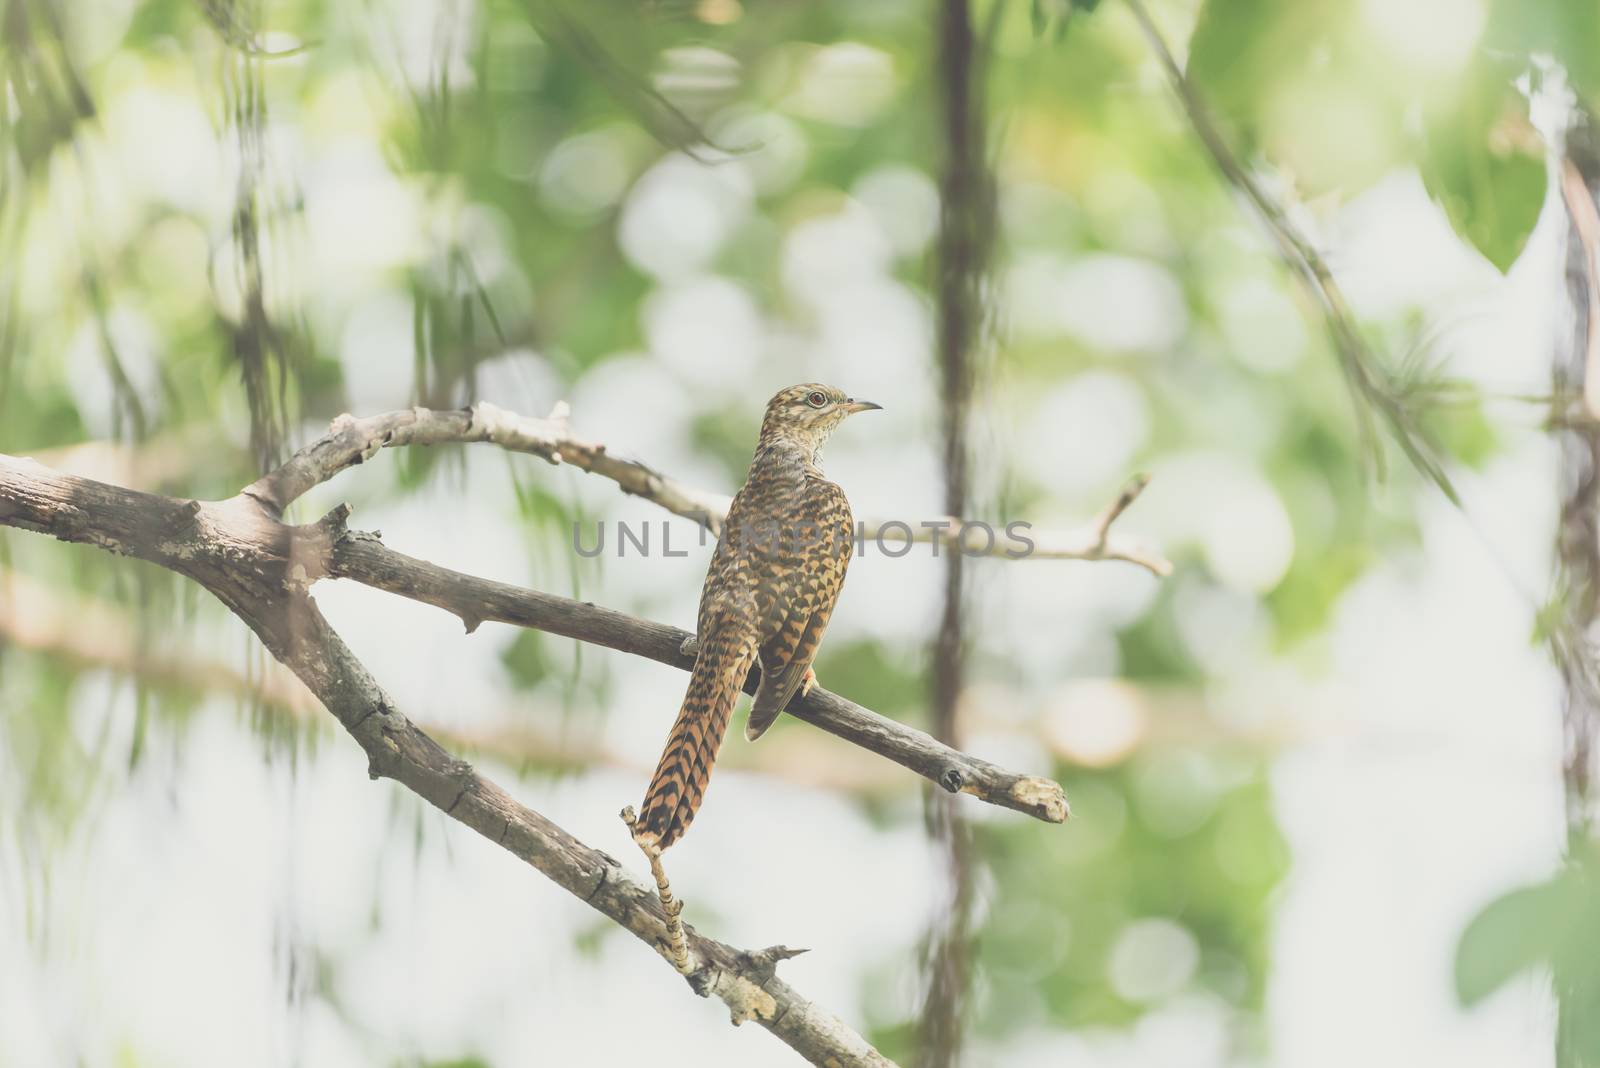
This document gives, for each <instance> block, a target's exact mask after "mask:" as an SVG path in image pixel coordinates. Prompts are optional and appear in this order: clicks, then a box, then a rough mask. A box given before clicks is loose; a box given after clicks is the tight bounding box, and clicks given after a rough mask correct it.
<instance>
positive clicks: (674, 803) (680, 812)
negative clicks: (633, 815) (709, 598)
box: [638, 640, 756, 849]
mask: <svg viewBox="0 0 1600 1068" xmlns="http://www.w3.org/2000/svg"><path fill="white" fill-rule="evenodd" d="M755 656H756V644H755V642H754V640H751V641H749V642H748V643H743V642H729V641H726V640H722V641H714V642H712V643H711V644H710V645H709V647H707V648H702V649H701V651H700V656H699V657H698V658H697V659H696V660H695V662H694V674H692V675H691V676H690V678H689V691H688V693H686V694H684V697H683V707H682V708H681V709H679V710H678V718H677V720H676V721H675V722H674V723H673V724H672V733H670V734H668V735H667V744H666V748H665V749H664V750H663V751H662V753H661V763H659V764H657V765H656V773H655V775H654V776H653V777H652V778H651V779H650V788H649V789H648V790H646V791H645V795H644V804H643V805H641V806H640V811H639V823H638V828H639V833H641V834H648V835H653V836H654V837H655V840H656V845H657V846H658V847H659V848H661V849H665V848H667V847H668V846H670V845H671V844H672V843H674V842H676V841H677V840H678V839H679V838H681V837H683V832H684V831H686V830H688V829H689V824H690V822H692V821H693V820H694V814H695V812H697V811H698V810H699V808H700V801H701V799H702V798H703V797H705V791H706V783H707V782H708V781H709V780H710V779H711V766H712V765H713V764H714V763H716V759H717V750H719V749H720V748H721V747H722V736H723V735H724V734H726V733H727V730H728V719H729V717H731V716H732V715H733V706H734V704H735V703H736V702H737V701H738V699H739V692H740V690H741V689H742V688H743V686H744V680H745V676H746V675H747V674H748V673H749V671H750V667H751V665H752V664H753V663H754V661H755Z"/></svg>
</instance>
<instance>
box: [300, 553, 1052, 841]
mask: <svg viewBox="0 0 1600 1068" xmlns="http://www.w3.org/2000/svg"><path fill="white" fill-rule="evenodd" d="M328 572H329V574H331V575H333V576H335V577H340V578H349V579H354V580H355V581H357V582H360V583H362V584H363V585H367V586H372V587H375V588H377V589H383V590H388V591H389V592H391V593H398V594H400V595H401V596H402V597H409V598H411V599H412V600H414V601H423V602H425V603H427V604H431V605H435V606H437V607H439V608H443V609H445V610H446V611H448V612H452V613H454V614H455V615H457V616H459V617H461V620H462V622H463V624H465V626H466V627H467V629H468V630H469V631H471V630H473V629H475V628H476V627H477V626H478V624H479V623H481V622H483V621H484V620H496V621H498V622H501V623H513V624H515V625H517V626H520V627H531V628H534V629H536V630H543V631H548V632H549V633H551V634H560V635H563V636H565V637H568V638H576V639H577V640H579V641H583V642H589V643H590V644H592V645H603V646H605V647H606V648H608V649H617V650H620V651H621V652H625V653H633V654H635V655H637V656H643V657H647V658H648V659H651V660H655V661H657V662H658V663H662V664H670V665H672V666H673V667H676V668H679V669H681V670H684V671H688V670H690V669H691V668H693V667H694V658H695V645H694V635H692V634H690V633H689V632H688V631H685V630H679V629H678V628H677V627H670V626H667V625H666V624H664V623H656V622H652V621H651V620H647V619H639V618H637V617H635V616H630V615H626V614H625V613H622V612H616V611H612V610H611V609H609V608H600V607H598V606H596V605H592V604H587V603H585V602H582V601H574V600H571V599H569V598H566V597H558V596H556V595H555V594H550V593H542V592H540V591H537V590H526V589H522V588H520V587H517V586H512V585H509V584H507V583H504V582H495V581H492V580H490V579H482V578H475V577H473V576H471V575H464V574H462V573H461V572H459V571H452V570H450V569H449V568H445V567H440V566H439V565H437V564H430V563H428V562H426V561H423V560H417V559H413V558H412V557H409V556H406V555H405V554H404V553H399V552H396V551H395V550H393V549H390V548H389V547H387V546H385V545H384V544H382V543H381V542H379V541H378V540H377V539H376V538H375V537H373V536H372V535H370V534H361V533H354V532H352V533H350V534H348V535H346V536H344V537H341V538H338V539H336V540H335V541H334V544H333V547H332V555H331V560H330V563H329V566H328ZM758 680H759V675H757V674H755V673H752V674H751V676H750V678H748V679H747V680H746V681H745V692H746V693H754V692H755V688H756V682H757V681H758ZM786 711H787V712H788V713H789V714H790V715H792V716H794V717H796V718H797V719H803V720H805V721H806V722H807V723H810V724H812V725H813V726H817V727H821V728H822V729H823V730H825V731H827V732H828V733H830V734H834V735H837V736H838V737H840V738H843V739H845V740H846V741H849V742H854V743H855V744H856V745H859V746H861V747H862V748H863V749H868V750H871V751H872V752H874V753H877V754H879V755H880V756H884V757H887V758H888V759H890V760H892V761H894V762H895V763H896V764H899V765H901V766H902V767H905V768H909V769H910V770H912V771H914V772H916V773H917V774H918V775H921V776H923V777H924V778H926V779H928V780H929V781H931V782H934V783H937V784H938V785H939V786H942V787H943V788H944V789H946V790H948V791H950V792H952V793H957V792H959V793H966V794H971V795H972V796H974V797H976V798H978V799H979V800H981V801H987V802H989V803H990V804H992V805H999V806H1001V807H1003V808H1009V809H1014V810H1015V811H1017V812H1024V813H1027V814H1028V815H1030V816H1033V817H1034V818H1035V819H1040V820H1044V821H1046V822H1047V823H1061V822H1064V821H1065V820H1066V819H1067V817H1068V815H1069V814H1070V810H1069V808H1068V806H1067V797H1066V794H1065V793H1064V792H1063V791H1062V789H1061V787H1060V785H1059V784H1057V783H1055V782H1052V781H1051V780H1049V779H1044V778H1039V777H1037V776H1032V775H1019V774H1017V773H1016V772H1012V771H1007V770H1005V769H1004V768H1001V767H998V766H996V765H994V764H991V763H989V762H988V761H986V760H980V759H978V758H977V757H974V756H969V755H967V754H966V753H963V752H961V751H959V750H956V749H952V748H950V747H949V746H947V745H944V744H943V743H941V742H938V741H936V740H935V739H933V738H931V737H929V736H928V735H927V734H924V733H923V732H922V731H919V730H916V729H915V728H913V727H907V726H906V725H905V724H903V723H897V722H896V721H894V720H892V719H888V718H886V717H884V716H880V715H878V714H877V713H876V712H873V711H871V710H869V709H866V708H863V707H861V706H860V705H858V704H856V703H855V702H853V701H849V700H846V699H845V698H843V697H840V696H839V695H838V694H835V693H831V692H829V691H828V690H825V689H823V688H822V687H821V686H813V687H812V688H811V690H810V692H809V693H807V694H806V695H805V696H804V697H796V698H795V699H794V700H793V701H791V702H790V703H789V706H788V708H787V709H786Z"/></svg>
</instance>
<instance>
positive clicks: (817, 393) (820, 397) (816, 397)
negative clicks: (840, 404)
mask: <svg viewBox="0 0 1600 1068" xmlns="http://www.w3.org/2000/svg"><path fill="white" fill-rule="evenodd" d="M806 403H807V404H809V405H811V407H813V408H820V407H822V406H823V405H824V404H827V403H828V398H827V397H826V396H825V395H824V394H823V392H822V391H821V390H817V389H814V390H812V391H811V394H810V396H808V397H806Z"/></svg>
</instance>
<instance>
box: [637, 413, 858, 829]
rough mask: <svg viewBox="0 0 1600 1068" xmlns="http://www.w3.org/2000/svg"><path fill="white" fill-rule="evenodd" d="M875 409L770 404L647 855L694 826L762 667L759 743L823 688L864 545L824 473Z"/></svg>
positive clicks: (658, 787)
mask: <svg viewBox="0 0 1600 1068" xmlns="http://www.w3.org/2000/svg"><path fill="white" fill-rule="evenodd" d="M877 407H878V405H876V404H873V403H871V402H870V401H858V400H854V399H852V398H850V397H847V396H845V395H844V393H843V392H841V391H839V390H837V389H833V388H831V387H829V386H822V385H814V384H813V385H802V386H790V387H789V388H788V389H786V390H783V391H782V392H780V393H779V394H778V395H777V396H775V397H773V398H772V400H771V401H770V402H769V403H768V404H767V414H766V417H765V418H764V419H763V420H762V423H761V438H760V440H759V441H758V442H757V444H756V454H755V458H754V459H753V460H751V461H750V474H749V476H748V477H747V478H746V480H745V484H744V488H743V489H741V490H740V491H739V492H738V494H737V495H735V497H734V498H733V504H732V506H731V507H730V508H729V509H728V518H727V520H726V521H725V522H724V524H723V527H722V535H721V537H720V538H719V539H718V540H717V548H716V551H715V552H714V553H713V554H712V556H711V569H710V571H709V572H708V573H707V574H706V584H705V589H704V590H703V591H702V592H701V594H700V620H699V626H698V629H697V637H698V640H699V654H698V656H697V657H696V659H695V664H694V674H693V675H692V676H691V677H690V679H689V691H688V693H687V694H685V695H684V698H683V707H682V709H680V710H679V712H678V718H677V721H676V722H674V723H673V725H672V733H671V734H669V735H668V736H667V744H666V748H665V750H663V752H662V754H661V763H660V764H659V765H657V767H656V773H655V776H654V777H653V778H652V779H651V780H650V788H649V789H648V790H646V791H645V797H644V805H643V807H642V809H641V810H640V813H639V816H638V821H637V823H636V824H634V837H635V839H636V840H638V841H639V843H640V845H641V846H644V847H645V849H646V852H647V853H650V852H652V851H653V852H654V853H655V854H657V855H659V851H660V850H663V849H666V848H667V847H668V846H670V845H672V843H673V842H676V841H677V840H678V839H679V838H680V837H682V836H683V832H684V831H686V830H687V829H688V827H689V823H690V821H691V820H693V819H694V815H695V812H696V811H697V810H698V809H699V807H700V801H701V798H703V797H704V796H705V789H706V782H707V781H708V780H709V779H710V778H711V766H712V764H713V763H714V762H715V761H716V759H717V750H718V749H719V748H721V746H722V736H723V734H724V733H726V731H727V729H728V718H729V716H731V715H732V714H733V706H734V704H735V703H736V702H737V701H738V698H739V693H740V690H741V689H742V688H743V686H744V680H745V676H746V675H747V674H749V671H750V668H751V666H752V665H755V664H759V665H760V667H761V686H760V688H759V689H758V690H757V691H756V696H755V703H754V704H753V705H752V706H751V708H750V722H749V725H748V726H747V727H746V728H745V737H747V738H749V739H751V740H752V741H754V740H755V739H756V738H759V737H761V735H762V733H763V732H764V731H766V729H767V728H768V727H770V726H772V723H773V721H774V720H775V719H777V718H778V713H780V712H782V711H783V709H784V706H785V705H787V704H788V703H789V700H790V699H791V698H792V697H793V696H794V695H795V693H796V692H797V691H798V692H800V693H802V694H803V693H805V692H806V691H807V690H809V689H810V687H811V685H812V683H814V682H815V681H816V676H815V675H814V674H812V671H811V662H812V661H813V660H814V659H815V658H816V655H817V646H818V644H820V643H821V641H822V632H823V631H824V630H826V629H827V626H828V617H829V615H831V614H832V613H833V605H834V602H835V601H836V600H838V597H839V590H840V588H841V587H843V585H844V573H845V569H846V568H847V567H848V566H849V565H850V554H851V551H852V550H853V549H854V545H855V543H854V534H855V530H854V520H853V519H852V518H851V515H850V502H849V501H847V500H845V496H844V491H843V490H841V489H840V488H839V487H838V486H836V485H834V484H833V483H832V482H829V481H828V480H827V479H826V478H824V477H823V475H822V444H823V442H825V441H827V439H828V435H829V434H832V433H833V431H834V429H835V428H836V427H837V426H838V425H839V424H840V423H842V422H844V420H845V419H846V418H847V417H849V416H850V415H852V414H854V413H856V412H864V411H868V410H870V409H873V408H877Z"/></svg>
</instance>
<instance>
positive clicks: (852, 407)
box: [844, 397, 883, 415]
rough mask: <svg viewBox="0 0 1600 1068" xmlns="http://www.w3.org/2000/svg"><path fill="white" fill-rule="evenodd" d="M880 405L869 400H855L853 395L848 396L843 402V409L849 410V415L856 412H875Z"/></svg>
mask: <svg viewBox="0 0 1600 1068" xmlns="http://www.w3.org/2000/svg"><path fill="white" fill-rule="evenodd" d="M882 407H883V405H881V404H873V403H872V402H871V401H864V400H856V399H855V398H854V397H852V398H850V399H849V400H847V401H845V403H844V410H845V411H846V412H849V413H850V414H851V415H854V414H856V413H857V412H875V411H878V410H879V409H881V408H882Z"/></svg>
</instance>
